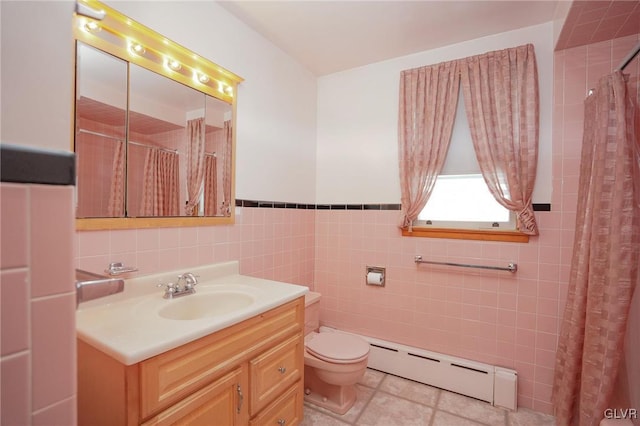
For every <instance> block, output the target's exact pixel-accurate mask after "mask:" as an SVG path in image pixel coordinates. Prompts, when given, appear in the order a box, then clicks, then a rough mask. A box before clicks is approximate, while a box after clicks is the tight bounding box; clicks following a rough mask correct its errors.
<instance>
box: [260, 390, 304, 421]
mask: <svg viewBox="0 0 640 426" xmlns="http://www.w3.org/2000/svg"><path fill="white" fill-rule="evenodd" d="M303 398H304V396H303V386H302V380H300V381H299V382H298V383H296V384H295V385H293V386H291V387H290V388H289V389H288V390H287V391H286V392H285V393H283V394H282V395H281V396H280V397H279V398H278V399H276V400H275V401H274V402H272V403H271V405H269V406H267V408H265V409H264V410H263V411H262V412H261V413H260V414H258V415H257V416H256V417H255V418H254V419H253V420H251V423H250V426H296V425H297V424H299V423H300V422H301V421H302V418H303V416H304V414H303Z"/></svg>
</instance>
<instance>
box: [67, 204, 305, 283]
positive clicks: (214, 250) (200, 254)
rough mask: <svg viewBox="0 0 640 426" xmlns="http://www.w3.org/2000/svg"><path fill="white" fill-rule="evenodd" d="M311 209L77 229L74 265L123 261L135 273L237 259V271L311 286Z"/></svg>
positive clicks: (99, 266)
mask: <svg viewBox="0 0 640 426" xmlns="http://www.w3.org/2000/svg"><path fill="white" fill-rule="evenodd" d="M314 214H315V211H314V210H301V209H281V208H247V207H236V223H235V224H234V225H228V226H201V227H191V228H159V229H137V230H113V231H83V232H77V233H76V246H77V248H78V253H79V255H78V257H77V258H76V267H77V268H80V269H85V270H88V271H96V272H100V271H102V270H104V269H105V267H106V266H108V264H109V262H114V261H122V262H125V264H127V265H133V266H136V267H138V268H139V270H140V271H139V274H151V273H156V272H161V271H170V270H174V269H177V270H185V269H188V268H191V267H195V266H200V265H206V264H209V263H214V262H215V263H217V262H225V261H229V260H239V261H240V273H242V274H244V275H251V276H257V277H260V278H266V279H273V280H278V281H284V282H288V283H293V284H300V285H306V286H310V287H312V286H313V263H314Z"/></svg>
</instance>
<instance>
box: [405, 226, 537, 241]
mask: <svg viewBox="0 0 640 426" xmlns="http://www.w3.org/2000/svg"><path fill="white" fill-rule="evenodd" d="M402 236H403V237H422V238H450V239H454V240H480V241H505V242H511V243H528V242H529V235H527V234H523V233H522V232H518V231H489V230H486V231H485V230H479V229H449V228H416V227H414V228H413V231H411V232H409V230H407V229H403V230H402Z"/></svg>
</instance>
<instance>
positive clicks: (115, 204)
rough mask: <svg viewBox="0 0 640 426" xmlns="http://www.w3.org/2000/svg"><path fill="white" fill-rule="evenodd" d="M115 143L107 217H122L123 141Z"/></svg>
mask: <svg viewBox="0 0 640 426" xmlns="http://www.w3.org/2000/svg"><path fill="white" fill-rule="evenodd" d="M115 144H116V150H115V152H114V154H113V165H112V167H111V169H112V170H111V172H112V175H111V187H110V189H109V204H108V206H107V209H108V216H109V217H124V141H120V140H118V141H116V142H115Z"/></svg>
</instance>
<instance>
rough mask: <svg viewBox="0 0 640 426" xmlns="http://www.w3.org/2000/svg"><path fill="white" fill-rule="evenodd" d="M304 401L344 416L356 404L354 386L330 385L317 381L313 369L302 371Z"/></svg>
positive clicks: (306, 368)
mask: <svg viewBox="0 0 640 426" xmlns="http://www.w3.org/2000/svg"><path fill="white" fill-rule="evenodd" d="M304 370H305V371H304V389H305V391H304V393H305V395H304V400H305V401H306V402H309V403H311V404H313V405H317V406H318V407H322V408H326V409H327V410H329V411H331V412H334V413H336V414H340V415H342V414H344V413H346V412H347V411H349V410H350V409H351V407H353V404H355V402H356V396H357V392H356V386H355V385H343V386H338V385H332V384H329V383H325V382H323V381H321V380H320V379H318V377H317V375H316V374H315V372H314V369H313V368H308V367H305V369H304Z"/></svg>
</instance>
